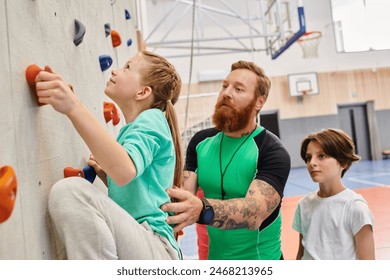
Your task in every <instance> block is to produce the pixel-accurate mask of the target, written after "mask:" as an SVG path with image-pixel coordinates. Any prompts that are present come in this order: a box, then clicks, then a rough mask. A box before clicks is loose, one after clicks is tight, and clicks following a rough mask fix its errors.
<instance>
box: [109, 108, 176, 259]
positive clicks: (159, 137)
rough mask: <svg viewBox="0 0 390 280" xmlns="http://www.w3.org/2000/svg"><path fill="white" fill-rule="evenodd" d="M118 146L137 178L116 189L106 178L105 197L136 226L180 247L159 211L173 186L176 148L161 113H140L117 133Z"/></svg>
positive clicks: (158, 111) (159, 111)
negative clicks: (129, 216)
mask: <svg viewBox="0 0 390 280" xmlns="http://www.w3.org/2000/svg"><path fill="white" fill-rule="evenodd" d="M117 142H118V143H119V144H121V145H122V146H123V147H124V148H125V149H126V151H127V152H128V154H129V156H130V157H131V159H132V160H133V162H134V165H135V167H136V170H137V175H136V177H135V178H134V179H133V180H132V181H131V182H130V183H129V184H127V185H125V186H122V187H120V186H118V185H117V184H115V182H114V181H113V180H112V179H111V178H110V177H108V195H109V197H110V198H111V199H112V200H114V201H115V202H116V203H117V204H119V205H120V206H121V207H122V208H123V209H125V210H126V211H127V212H128V213H129V214H130V215H131V216H133V217H134V219H135V220H137V222H138V223H140V224H141V223H143V222H145V221H146V222H147V223H148V225H149V226H150V227H151V228H152V230H153V231H154V232H156V233H158V234H160V235H162V236H164V237H166V238H167V239H168V240H169V241H170V243H171V244H172V246H173V247H174V248H176V250H178V254H179V255H180V253H179V246H178V244H177V242H176V240H175V238H174V233H173V229H172V227H171V226H170V225H168V224H167V223H166V222H165V220H166V219H167V215H168V214H167V213H166V212H164V211H162V210H161V209H160V206H161V205H162V204H164V203H167V202H170V198H169V196H168V194H167V193H166V189H167V188H171V187H172V185H173V175H174V170H175V162H176V157H175V148H174V144H173V140H172V135H171V131H170V128H169V126H168V123H167V120H166V118H165V115H164V113H163V112H162V111H161V110H159V109H148V110H145V111H143V112H142V113H141V114H140V115H139V116H138V117H137V118H136V119H135V120H134V121H133V122H131V123H128V124H126V125H125V126H124V127H123V128H122V129H121V130H120V132H119V135H118V137H117Z"/></svg>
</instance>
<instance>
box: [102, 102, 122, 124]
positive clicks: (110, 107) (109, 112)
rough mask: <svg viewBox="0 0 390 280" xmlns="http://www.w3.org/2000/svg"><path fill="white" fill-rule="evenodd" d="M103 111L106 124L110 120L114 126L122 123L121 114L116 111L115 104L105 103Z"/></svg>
mask: <svg viewBox="0 0 390 280" xmlns="http://www.w3.org/2000/svg"><path fill="white" fill-rule="evenodd" d="M103 110H104V119H105V120H106V123H108V122H109V121H110V120H112V124H113V125H117V124H118V123H119V121H120V117H119V112H118V110H117V109H116V106H115V104H114V103H111V102H106V101H104V103H103Z"/></svg>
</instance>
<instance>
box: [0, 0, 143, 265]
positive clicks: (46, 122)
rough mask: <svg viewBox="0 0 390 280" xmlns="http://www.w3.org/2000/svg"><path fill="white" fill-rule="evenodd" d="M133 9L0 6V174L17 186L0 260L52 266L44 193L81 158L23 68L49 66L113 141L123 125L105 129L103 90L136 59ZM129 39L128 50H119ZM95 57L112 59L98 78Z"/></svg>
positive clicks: (2, 227) (71, 0)
mask: <svg viewBox="0 0 390 280" xmlns="http://www.w3.org/2000/svg"><path fill="white" fill-rule="evenodd" d="M111 2H114V4H111ZM134 5H135V1H132V0H117V1H109V0H98V1H96V0H67V1H61V0H35V1H34V0H12V1H10V0H1V1H0V34H1V40H0V61H2V67H0V82H1V85H2V88H1V90H0V135H1V137H0V139H1V140H0V141H1V142H0V166H3V165H11V166H12V167H13V168H14V170H15V172H16V174H17V179H18V194H17V199H16V204H15V208H14V211H13V213H12V215H11V217H10V218H9V219H8V220H6V221H5V222H3V223H1V224H0V259H56V258H58V252H57V250H56V249H57V247H56V246H55V244H56V240H55V237H54V235H53V234H52V230H51V222H50V219H49V216H48V214H47V197H48V193H49V191H50V188H51V186H52V185H53V184H54V183H55V182H56V181H57V180H59V179H61V178H63V169H64V167H65V166H73V167H76V168H82V167H83V166H85V163H86V159H87V158H88V156H89V151H88V149H87V147H86V145H85V144H84V143H83V141H82V140H81V138H80V137H79V136H78V134H77V133H76V131H75V130H74V128H73V126H72V125H71V123H70V121H69V120H68V119H67V118H66V117H65V116H63V115H61V114H59V113H57V112H55V111H54V110H53V109H52V108H51V107H50V106H41V107H39V106H37V104H36V100H35V98H34V96H33V95H32V94H31V92H30V89H29V88H28V85H27V83H26V79H25V70H26V67H27V66H28V65H30V64H37V65H38V66H40V67H44V66H45V65H50V66H51V67H52V68H53V69H54V71H56V72H58V73H60V74H61V75H63V77H64V78H65V79H66V80H67V81H68V82H69V83H71V84H72V85H73V87H74V91H75V94H76V95H77V96H78V97H79V98H80V100H81V101H82V102H83V103H84V104H86V106H87V107H88V108H89V109H90V110H91V111H92V112H93V113H94V115H95V116H96V118H97V119H98V120H99V121H100V123H101V125H102V126H104V127H106V128H107V130H108V131H109V132H110V133H111V134H112V135H113V137H116V135H117V133H118V130H119V128H120V127H121V125H123V120H121V122H120V123H119V125H117V126H114V125H113V124H112V121H111V122H108V123H106V122H105V120H104V116H103V102H104V101H109V102H112V101H111V100H109V99H108V97H106V96H105V95H104V88H105V84H106V82H107V80H108V79H109V77H110V72H111V70H112V69H114V68H117V67H118V65H119V67H121V66H122V65H123V64H124V63H125V61H126V60H127V59H128V58H129V57H130V56H132V55H133V54H135V53H136V52H137V42H136V22H135V19H136V9H135V6H134ZM125 9H126V10H128V11H129V12H130V14H131V15H132V18H131V19H130V20H126V18H125ZM75 19H77V20H79V21H80V22H81V23H82V24H83V25H84V26H85V27H86V33H85V36H84V38H83V41H82V43H81V44H79V45H78V46H75V44H74V43H73V39H74V35H75V23H74V22H75ZM105 23H110V25H111V28H112V29H115V30H116V31H118V33H119V34H120V36H121V38H122V44H121V45H120V46H118V47H116V48H113V46H112V42H111V37H110V36H108V37H106V36H105V32H104V24H105ZM129 38H131V39H132V40H133V44H132V45H131V46H127V44H126V42H127V40H128V39H129ZM103 54H105V55H109V56H111V57H112V59H113V64H112V66H111V67H110V68H109V69H108V70H106V71H104V72H102V71H101V69H100V64H99V59H98V58H99V56H100V55H103ZM97 183H98V184H99V181H98V182H97ZM75 230H77V229H75Z"/></svg>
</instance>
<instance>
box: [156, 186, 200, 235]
mask: <svg viewBox="0 0 390 280" xmlns="http://www.w3.org/2000/svg"><path fill="white" fill-rule="evenodd" d="M167 193H168V195H169V196H170V197H171V198H173V199H175V200H176V201H178V202H173V203H166V204H164V205H162V206H161V210H163V211H165V212H174V213H175V215H174V216H169V217H168V219H167V223H168V224H176V226H175V227H174V228H173V230H174V232H179V231H180V230H182V229H183V228H184V227H186V226H189V225H192V224H194V223H196V222H197V221H198V220H199V215H200V212H201V211H202V208H203V203H202V201H201V200H200V199H199V198H198V197H197V196H195V195H193V194H192V193H191V192H189V191H186V190H183V189H180V188H178V189H168V190H167Z"/></svg>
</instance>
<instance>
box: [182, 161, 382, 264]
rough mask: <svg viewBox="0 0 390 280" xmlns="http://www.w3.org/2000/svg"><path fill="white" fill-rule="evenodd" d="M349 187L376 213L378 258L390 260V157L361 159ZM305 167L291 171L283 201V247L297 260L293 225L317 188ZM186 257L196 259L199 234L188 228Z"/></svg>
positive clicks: (287, 256)
mask: <svg viewBox="0 0 390 280" xmlns="http://www.w3.org/2000/svg"><path fill="white" fill-rule="evenodd" d="M343 183H344V185H345V186H346V187H348V188H350V189H353V190H355V191H356V192H358V193H360V194H362V195H363V197H364V198H365V199H366V200H367V202H368V205H369V207H370V209H371V211H372V214H373V216H374V223H375V224H374V238H375V247H376V259H378V260H390V160H379V161H360V162H358V163H355V164H353V165H352V167H351V168H350V169H349V170H348V171H347V173H346V174H345V175H344V178H343ZM316 189H317V185H316V184H315V183H314V182H313V181H312V180H311V178H310V176H309V174H308V173H307V171H306V168H305V167H303V168H294V169H292V170H291V173H290V176H289V179H288V181H287V185H286V188H285V197H284V199H283V203H282V219H283V220H282V221H283V222H282V223H283V224H282V249H283V254H284V257H285V259H290V260H291V259H295V255H296V252H297V249H298V233H297V232H295V231H294V230H293V229H292V227H291V225H292V220H293V217H294V212H295V209H296V206H297V203H298V201H299V199H300V198H301V197H302V196H304V195H305V194H307V193H309V192H311V191H315V190H316ZM180 245H181V248H182V250H183V254H184V256H185V258H186V259H197V251H196V250H197V248H196V233H195V230H194V227H193V226H191V227H188V228H187V229H186V230H185V234H184V236H182V237H181V239H180Z"/></svg>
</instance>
